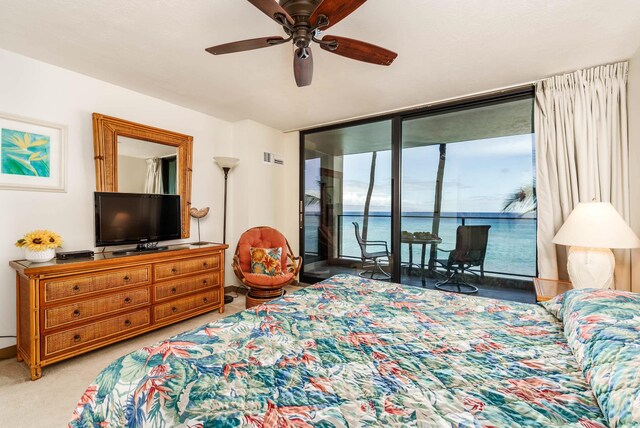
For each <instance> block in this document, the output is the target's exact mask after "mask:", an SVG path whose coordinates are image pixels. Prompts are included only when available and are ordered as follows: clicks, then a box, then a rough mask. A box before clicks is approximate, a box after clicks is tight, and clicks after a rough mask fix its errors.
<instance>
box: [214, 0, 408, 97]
mask: <svg viewBox="0 0 640 428" xmlns="http://www.w3.org/2000/svg"><path fill="white" fill-rule="evenodd" d="M248 1H249V3H251V4H253V5H254V6H255V7H257V8H258V9H260V10H261V11H262V12H263V13H264V14H265V15H267V16H269V17H270V18H271V19H273V20H274V21H276V22H277V23H278V24H280V25H281V26H282V28H283V29H284V32H285V33H286V34H287V36H288V37H287V38H286V39H285V38H283V37H280V36H273V37H261V38H257V39H249V40H242V41H239V42H232V43H225V44H222V45H218V46H213V47H210V48H207V49H206V51H207V52H209V53H211V54H213V55H222V54H228V53H234V52H242V51H248V50H252V49H260V48H266V47H269V46H276V45H281V44H283V43H286V42H289V41H293V44H294V46H295V47H296V50H295V53H294V55H293V74H294V76H295V79H296V84H297V85H298V86H299V87H302V86H308V85H310V84H311V80H312V79H313V55H312V54H311V43H312V42H314V43H317V44H318V45H320V47H321V48H322V49H324V50H326V51H328V52H332V53H334V54H337V55H342V56H345V57H347V58H351V59H355V60H358V61H364V62H369V63H372V64H379V65H390V64H391V63H392V62H393V60H394V59H396V57H397V56H398V54H397V53H395V52H391V51H390V50H387V49H384V48H381V47H380V46H376V45H372V44H370V43H366V42H362V41H359V40H354V39H348V38H346V37H339V36H328V35H327V36H324V37H322V39H318V37H319V36H320V32H322V31H324V30H326V29H327V28H329V27H331V26H333V25H335V24H337V23H338V22H340V21H341V20H342V19H344V18H346V17H347V16H348V15H349V14H351V13H352V12H353V11H355V10H356V9H357V8H359V7H360V6H362V5H363V4H364V2H365V1H366V0H280V1H279V2H276V0H248Z"/></svg>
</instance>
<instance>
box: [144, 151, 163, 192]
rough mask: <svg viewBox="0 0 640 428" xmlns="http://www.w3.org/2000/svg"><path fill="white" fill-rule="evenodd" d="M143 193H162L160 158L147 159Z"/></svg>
mask: <svg viewBox="0 0 640 428" xmlns="http://www.w3.org/2000/svg"><path fill="white" fill-rule="evenodd" d="M144 193H163V188H162V160H161V159H159V158H151V159H147V177H146V179H145V182H144Z"/></svg>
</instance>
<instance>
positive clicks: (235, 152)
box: [216, 120, 299, 285]
mask: <svg viewBox="0 0 640 428" xmlns="http://www.w3.org/2000/svg"><path fill="white" fill-rule="evenodd" d="M298 142H299V134H298V133H297V132H292V133H288V134H283V133H282V132H280V131H278V130H275V129H273V128H269V127H267V126H265V125H262V124H260V123H257V122H254V121H251V120H244V121H240V122H236V123H234V124H233V143H232V150H231V151H230V152H222V151H221V152H220V153H216V155H219V156H233V157H236V158H239V159H241V161H240V163H239V164H238V166H236V167H235V168H234V169H232V170H231V171H230V172H229V182H228V186H229V187H228V203H229V204H230V206H233V207H234V212H233V213H232V214H231V212H230V213H229V215H228V217H227V243H229V246H230V251H229V258H231V256H232V254H233V251H234V250H235V243H236V242H238V238H239V237H240V235H241V234H242V233H243V232H244V231H245V230H247V229H249V228H251V227H255V226H271V227H274V228H276V229H278V230H280V231H281V232H282V233H284V235H285V236H286V237H287V239H288V240H289V243H290V244H291V247H292V248H293V251H294V253H296V255H298V254H297V252H298V236H299V235H298V234H299V232H298V217H297V215H298V211H297V206H298V198H299V192H298V187H299V183H298V171H299V158H298V152H299V143H298ZM264 152H269V153H274V154H276V155H279V157H280V158H282V159H284V165H275V164H273V163H265V162H264V161H263V154H264ZM221 174H222V173H221ZM271 207H272V208H271ZM219 208H220V209H219V211H217V212H220V214H219V215H222V214H221V213H222V211H221V208H222V207H219ZM235 281H237V280H236V278H235V277H234V276H233V274H231V276H229V273H227V284H228V285H232V284H234V282H235Z"/></svg>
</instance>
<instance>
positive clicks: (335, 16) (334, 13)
mask: <svg viewBox="0 0 640 428" xmlns="http://www.w3.org/2000/svg"><path fill="white" fill-rule="evenodd" d="M366 1H367V0H324V1H323V2H322V3H320V5H319V6H318V7H317V8H316V10H315V11H314V12H313V14H312V15H311V25H316V22H317V20H318V16H320V15H324V16H326V17H327V18H329V25H327V26H326V27H323V28H321V30H325V29H327V28H329V27H332V26H334V25H336V24H337V23H338V22H340V21H342V20H343V19H344V18H346V17H347V16H349V15H350V14H351V13H352V12H353V11H354V10H356V9H357V8H359V7H360V6H362V5H363V4H364V2H366Z"/></svg>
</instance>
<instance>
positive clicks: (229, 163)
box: [213, 156, 240, 304]
mask: <svg viewBox="0 0 640 428" xmlns="http://www.w3.org/2000/svg"><path fill="white" fill-rule="evenodd" d="M213 160H214V161H215V163H217V164H218V166H219V167H220V168H222V171H223V172H224V208H223V209H224V214H223V223H222V242H223V243H224V244H226V243H227V178H228V176H229V171H231V168H233V167H234V166H236V165H237V164H238V162H240V159H237V158H230V157H226V156H214V158H213ZM231 302H233V297H232V296H229V295H227V294H225V295H224V303H225V304H227V303H231Z"/></svg>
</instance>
